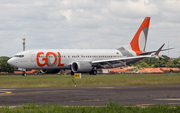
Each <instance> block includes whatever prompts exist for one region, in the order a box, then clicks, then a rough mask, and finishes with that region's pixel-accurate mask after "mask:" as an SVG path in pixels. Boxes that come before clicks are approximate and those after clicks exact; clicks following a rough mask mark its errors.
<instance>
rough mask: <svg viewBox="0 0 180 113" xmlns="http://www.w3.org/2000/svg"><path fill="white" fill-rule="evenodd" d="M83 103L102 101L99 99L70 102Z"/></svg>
mask: <svg viewBox="0 0 180 113" xmlns="http://www.w3.org/2000/svg"><path fill="white" fill-rule="evenodd" d="M82 101H85V102H88V101H90V102H99V101H100V100H99V99H95V100H79V101H74V100H72V101H70V102H82Z"/></svg>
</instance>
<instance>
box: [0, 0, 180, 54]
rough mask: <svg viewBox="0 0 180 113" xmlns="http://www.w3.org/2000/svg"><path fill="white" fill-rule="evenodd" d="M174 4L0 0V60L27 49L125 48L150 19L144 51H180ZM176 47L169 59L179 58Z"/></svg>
mask: <svg viewBox="0 0 180 113" xmlns="http://www.w3.org/2000/svg"><path fill="white" fill-rule="evenodd" d="M179 5H180V2H179V1H178V0H164V1H161V0H160V1H157V0H121V1H118V0H111V1H109V0H99V1H97V0H75V1H71V0H60V1H51V0H36V1H29V0H23V1H22V0H13V1H10V0H1V1H0V15H1V16H0V22H1V24H0V40H1V43H2V44H1V45H0V48H1V54H0V56H13V55H14V54H15V53H17V52H19V51H21V50H22V38H26V49H39V48H49V49H50V48H56V49H61V48H63V49H65V48H71V49H73V48H80V49H86V48H88V49H90V48H93V49H95V48H99V49H107V48H110V49H113V48H119V47H120V46H122V45H126V44H128V43H129V42H130V41H131V39H132V37H133V36H134V34H135V32H136V31H137V29H138V27H139V26H140V24H141V22H142V21H143V19H144V17H146V16H150V17H151V22H150V29H149V34H148V35H149V36H148V43H147V50H156V49H157V48H159V46H161V43H163V42H166V43H167V42H168V41H169V42H170V45H175V47H176V48H180V46H179V44H178V41H179V40H180V37H179V35H180V33H179V31H178V30H179V29H180V22H179V20H180V16H179V11H180V8H179ZM177 51H179V49H177V50H175V51H174V50H173V52H172V54H171V56H172V57H178V56H179V54H178V52H177Z"/></svg>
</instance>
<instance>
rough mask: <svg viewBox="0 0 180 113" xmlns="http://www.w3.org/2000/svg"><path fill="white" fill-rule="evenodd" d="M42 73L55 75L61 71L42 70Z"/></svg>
mask: <svg viewBox="0 0 180 113" xmlns="http://www.w3.org/2000/svg"><path fill="white" fill-rule="evenodd" d="M40 71H41V72H42V73H46V74H55V73H58V72H59V71H60V69H41V70H40Z"/></svg>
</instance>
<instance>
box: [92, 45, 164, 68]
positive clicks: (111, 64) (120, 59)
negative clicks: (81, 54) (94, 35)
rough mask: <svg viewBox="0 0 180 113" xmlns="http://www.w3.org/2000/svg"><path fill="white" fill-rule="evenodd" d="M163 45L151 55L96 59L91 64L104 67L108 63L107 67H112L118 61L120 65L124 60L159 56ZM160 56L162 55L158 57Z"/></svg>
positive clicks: (123, 63)
mask: <svg viewBox="0 0 180 113" xmlns="http://www.w3.org/2000/svg"><path fill="white" fill-rule="evenodd" d="M164 45H165V43H164V44H163V45H162V46H161V47H160V48H159V49H158V50H157V51H155V53H154V54H152V55H141V56H133V57H122V58H118V59H107V60H97V61H92V62H91V63H92V65H96V66H99V67H104V68H106V66H105V65H108V67H109V66H110V67H112V68H115V67H116V66H115V65H117V64H118V63H119V64H121V65H126V62H127V61H130V62H131V61H132V62H133V61H134V60H136V59H142V58H148V57H152V56H157V57H160V56H158V54H159V52H160V51H162V48H163V46H164ZM160 58H162V57H160Z"/></svg>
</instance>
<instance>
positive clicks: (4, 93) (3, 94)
mask: <svg viewBox="0 0 180 113" xmlns="http://www.w3.org/2000/svg"><path fill="white" fill-rule="evenodd" d="M10 93H12V92H10V91H0V96H5V95H8V94H10Z"/></svg>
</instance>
